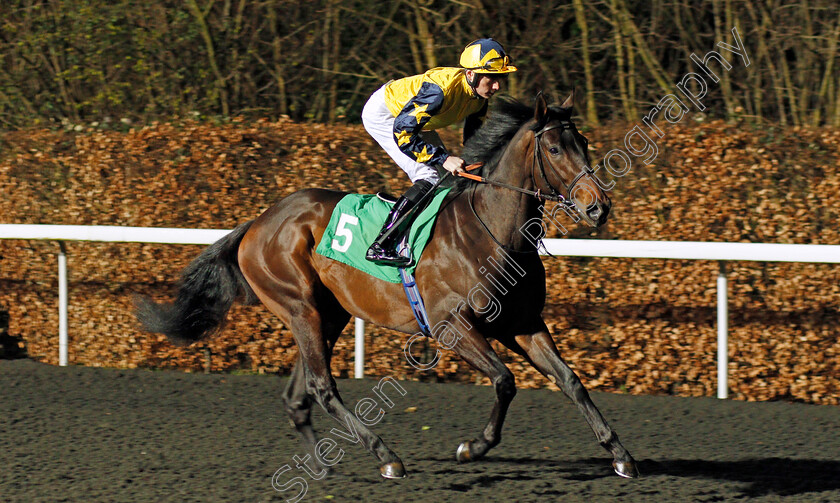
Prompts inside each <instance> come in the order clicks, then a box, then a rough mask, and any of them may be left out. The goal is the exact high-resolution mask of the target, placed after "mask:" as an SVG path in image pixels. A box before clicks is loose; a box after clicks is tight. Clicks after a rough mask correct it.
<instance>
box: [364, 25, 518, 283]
mask: <svg viewBox="0 0 840 503" xmlns="http://www.w3.org/2000/svg"><path fill="white" fill-rule="evenodd" d="M460 64H461V68H432V69H431V70H429V71H427V72H426V73H424V74H421V75H415V76H413V77H405V78H402V79H399V80H392V81H390V82H388V83H387V84H385V85H384V86H382V87H381V88H379V89H378V90H377V91H376V92H375V93H373V94H372V95H371V97H370V98H369V99H368V101H367V103H366V104H365V108H364V110H363V111H362V123H363V124H364V126H365V130H366V131H367V132H368V133H369V134H370V135H371V136H372V137H373V139H375V140H376V141H377V143H379V145H380V146H381V147H382V148H383V149H384V150H385V152H386V153H387V154H388V155H389V156H391V159H393V160H394V162H396V163H397V165H398V166H399V167H400V168H402V170H403V171H405V173H406V174H407V175H408V177H409V178H410V179H411V181H412V183H413V184H414V185H412V186H411V187H410V188H409V189H408V190H407V191H406V193H405V194H404V195H403V196H402V197H400V198H399V200H397V202H396V203H395V204H394V207H393V208H392V209H391V212H390V213H389V214H388V218H386V219H385V225H383V226H382V230H381V231H380V232H379V236H378V237H377V238H376V240H375V241H374V242H373V244H372V245H371V246H370V248H369V249H368V251H367V254H366V258H367V260H370V261H372V262H375V263H378V264H383V265H390V266H397V267H405V266H407V265H409V262H410V260H409V259H408V258H406V257H403V256H401V255H399V254H397V251H396V249H395V248H396V245H397V244H398V243H399V242H400V240H401V239H402V235H403V234H404V233H405V232H406V231H407V229H409V228H410V226H411V220H412V219H413V218H407V219H406V221H405V222H403V223H401V224H400V225H399V227H398V228H395V227H394V225H395V224H396V223H397V221H398V220H399V219H400V217H402V216H403V215H405V214H406V213H408V212H409V211H410V210H411V209H412V208H413V207H414V206H415V205H417V203H418V202H419V201H422V200H423V197H424V196H425V195H426V194H427V193H428V192H429V191H430V190H431V189H432V187H433V186H434V184H435V183H437V181H438V178H439V177H438V173H437V170H436V169H435V168H434V167H433V166H436V165H442V166H443V168H444V169H446V170H447V171H449V172H450V173H453V174H454V173H457V172H461V171H463V168H464V160H463V159H461V158H460V157H457V156H454V155H450V154H449V152H447V150H446V147H444V146H443V143H442V142H441V141H440V137H439V136H438V135H437V133H435V132H434V130H435V129H439V128H442V127H446V126H449V125H451V124H455V123H457V122H460V121H462V120H463V121H465V122H464V141H466V140H467V138H469V137H470V136H471V135H472V134H473V133H474V132H475V130H476V129H478V127H479V126H481V123H482V121H483V120H484V116H485V114H486V113H487V103H488V100H489V99H490V97H491V96H493V94H495V93H496V92H497V91H498V90H499V89H500V87H501V84H502V82H503V77H505V75H504V74H507V73H510V72H515V71H516V67H515V66H511V65H510V60H509V58H508V56H507V55H506V54H505V50H504V48H503V47H502V45H501V44H500V43H498V42H496V41H495V40H493V39H492V38H482V39H479V40H476V41H475V42H472V43H471V44H469V45H468V46H467V47H466V48H464V51H463V53H461V59H460ZM419 209H420V208H418V211H419ZM416 213H417V212H415V213H414V214H415V215H416Z"/></svg>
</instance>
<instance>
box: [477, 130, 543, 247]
mask: <svg viewBox="0 0 840 503" xmlns="http://www.w3.org/2000/svg"><path fill="white" fill-rule="evenodd" d="M524 129H527V128H524ZM529 132H530V130H528V131H526V132H520V133H519V134H517V135H516V136H515V137H514V138H513V140H512V141H511V142H510V146H509V147H508V148H507V149H505V152H504V153H503V154H502V157H501V158H500V160H499V164H498V165H497V166H496V168H495V169H494V170H493V173H492V174H491V175H490V176H489V178H491V179H493V180H495V181H499V182H504V183H506V184H509V185H513V186H515V187H521V188H523V189H527V190H535V187H534V181H533V178H532V177H531V165H532V164H533V160H532V157H531V156H533V149H532V148H531V142H529V141H528V140H529V139H528V137H527V135H528V134H529ZM475 209H476V212H478V214H479V216H481V218H482V220H484V222H485V224H486V225H487V227H488V229H490V231H491V232H492V233H493V236H495V238H496V239H497V240H498V241H499V242H501V243H502V244H504V245H506V246H509V247H511V248H513V249H516V250H525V249H528V248H532V247H533V245H532V244H531V242H530V241H529V240H528V238H527V237H526V231H527V230H528V228H529V227H530V226H531V225H533V224H535V223H536V222H535V221H534V220H533V219H535V218H537V219H539V218H540V217H541V214H540V212H539V202H538V201H537V199H536V198H534V197H533V196H529V195H526V194H522V193H521V192H517V191H515V190H512V189H508V188H504V187H494V186H492V185H489V184H483V185H481V186H479V187H477V188H476V194H475ZM529 222H530V225H529Z"/></svg>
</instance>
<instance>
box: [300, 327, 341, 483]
mask: <svg viewBox="0 0 840 503" xmlns="http://www.w3.org/2000/svg"><path fill="white" fill-rule="evenodd" d="M349 318H350V315H349V314H346V313H336V314H335V316H334V317H333V319H334V322H333V323H331V324H328V325H326V326H324V327H323V332H324V335H325V337H326V339H327V341H326V342H327V351H328V353H327V361H328V362H329V360H330V359H331V357H332V350H333V347H335V343H336V341H337V340H338V337H339V336H340V335H341V331H342V329H343V328H344V326H345V325H346V324H347V321H348V320H349ZM328 367H329V365H328ZM314 402H315V400H314V398H313V397H312V395H310V394H309V393H308V392H307V391H306V378H305V376H304V368H303V363H302V362H301V360H300V358H298V359H297V361H295V365H294V369H293V370H292V375H291V377H290V378H289V382H288V384H287V385H286V389H285V390H283V405H284V407H285V408H286V413H287V414H288V415H289V420H290V421H291V423H292V426H294V428H295V429H296V430H297V431H298V433H300V435H301V436H302V437H303V442H304V444H305V445H306V447H307V449H308V450H309V451H310V452H312V453H313V455H315V445H316V444H317V443H318V435H317V434H316V433H315V429H314V428H313V427H312V404H313V403H314ZM316 459H317V456H316ZM325 468H326V469H329V467H328V466H325Z"/></svg>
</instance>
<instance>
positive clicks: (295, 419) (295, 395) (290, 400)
mask: <svg viewBox="0 0 840 503" xmlns="http://www.w3.org/2000/svg"><path fill="white" fill-rule="evenodd" d="M312 402H313V399H312V397H311V396H310V395H309V393H307V392H306V379H305V378H304V376H303V364H301V362H300V359H298V360H297V361H296V362H295V366H294V370H292V375H291V377H290V378H289V382H288V384H287V385H286V389H285V390H283V406H284V407H285V408H286V413H287V414H288V415H289V420H290V421H291V422H292V426H294V427H295V429H296V430H297V431H298V433H300V434H301V436H302V437H303V441H304V443H305V444H306V447H307V448H308V449H309V450H310V451H314V449H315V444H316V443H318V437H317V436H316V435H315V430H314V429H313V428H312V420H311V417H312Z"/></svg>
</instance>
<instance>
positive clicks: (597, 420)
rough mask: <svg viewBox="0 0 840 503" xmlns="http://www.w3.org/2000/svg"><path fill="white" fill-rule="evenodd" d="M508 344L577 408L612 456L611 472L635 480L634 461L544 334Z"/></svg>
mask: <svg viewBox="0 0 840 503" xmlns="http://www.w3.org/2000/svg"><path fill="white" fill-rule="evenodd" d="M503 342H504V341H503ZM509 342H511V341H508V342H505V344H506V345H508V347H510V348H511V349H512V350H514V351H516V352H518V353H520V354H522V355H523V356H525V357H526V358H527V359H528V360H529V361H530V362H531V364H532V365H533V366H534V367H535V368H536V369H537V370H539V371H540V373H542V374H543V375H545V376H546V377H547V378H548V379H549V380H550V381H551V382H553V383H556V384H557V385H558V386H560V389H562V390H563V393H565V394H566V396H568V397H569V398H571V399H572V401H573V402H574V403H575V405H577V406H578V409H580V411H581V412H582V413H583V416H584V417H585V418H586V421H587V422H588V423H589V426H590V427H591V428H592V431H594V432H595V436H596V437H597V438H598V442H600V444H601V445H602V446H603V447H604V448H605V449H606V450H608V451H610V453H611V454H612V455H613V468H615V472H616V473H617V474H618V475H620V476H622V477H626V478H635V477H638V476H639V470H638V469H637V468H636V461H635V460H634V459H633V457H632V456H631V455H630V453H629V452H627V449H625V448H624V446H623V445H621V442H620V441H619V440H618V435H616V433H615V431H613V429H612V428H610V425H609V424H607V421H606V420H605V419H604V416H602V415H601V412H600V411H599V410H598V408H597V407H596V406H595V404H594V403H592V399H591V398H590V397H589V393H588V392H587V391H586V388H585V387H584V386H583V383H581V382H580V379H579V378H578V376H577V375H576V374H575V372H574V371H573V370H572V369H571V368H569V366H568V365H567V364H566V362H564V361H563V358H561V357H560V353H559V352H558V351H557V346H555V344H554V341H553V340H552V339H551V336H550V335H549V334H548V332H547V331H546V330H542V331H540V332H537V333H536V334H533V335H520V336H517V337H515V343H509Z"/></svg>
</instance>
